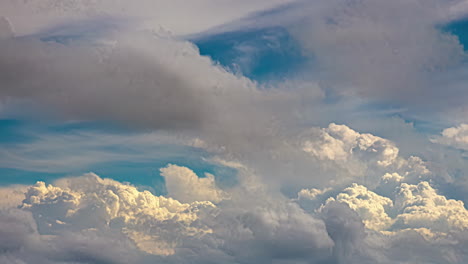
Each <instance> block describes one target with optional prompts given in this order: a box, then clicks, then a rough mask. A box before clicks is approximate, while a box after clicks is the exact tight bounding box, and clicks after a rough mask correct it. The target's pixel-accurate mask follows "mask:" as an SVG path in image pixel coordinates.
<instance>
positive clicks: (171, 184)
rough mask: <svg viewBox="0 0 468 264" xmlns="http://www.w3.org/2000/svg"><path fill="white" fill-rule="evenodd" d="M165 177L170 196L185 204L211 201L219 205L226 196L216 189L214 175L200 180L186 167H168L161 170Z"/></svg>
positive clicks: (208, 175) (207, 175)
mask: <svg viewBox="0 0 468 264" xmlns="http://www.w3.org/2000/svg"><path fill="white" fill-rule="evenodd" d="M160 171H161V176H164V179H165V182H166V189H167V192H168V195H169V196H170V197H172V198H174V199H176V200H179V201H181V202H184V203H190V202H195V201H210V202H213V203H218V202H220V201H221V200H223V199H224V198H226V194H225V193H224V192H223V191H222V190H220V189H218V188H217V187H216V183H215V178H214V176H213V175H212V174H209V173H208V174H206V175H205V178H199V177H198V176H197V175H196V174H195V172H193V171H192V170H190V169H189V168H186V167H181V166H177V165H172V164H170V165H168V166H167V167H165V168H162V169H160Z"/></svg>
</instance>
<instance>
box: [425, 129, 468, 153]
mask: <svg viewBox="0 0 468 264" xmlns="http://www.w3.org/2000/svg"><path fill="white" fill-rule="evenodd" d="M432 142H434V143H439V144H443V145H447V146H450V147H453V148H456V149H462V150H468V124H460V125H459V126H456V127H450V128H447V129H444V131H442V135H441V136H438V137H435V138H433V139H432Z"/></svg>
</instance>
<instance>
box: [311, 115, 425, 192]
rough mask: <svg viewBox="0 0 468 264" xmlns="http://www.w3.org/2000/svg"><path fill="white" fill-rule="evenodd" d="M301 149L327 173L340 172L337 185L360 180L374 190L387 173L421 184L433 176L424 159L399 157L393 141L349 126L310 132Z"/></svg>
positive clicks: (330, 127) (331, 127)
mask: <svg viewBox="0 0 468 264" xmlns="http://www.w3.org/2000/svg"><path fill="white" fill-rule="evenodd" d="M302 149H303V151H304V152H306V153H307V154H309V155H310V156H311V157H313V158H315V159H317V162H318V163H319V164H320V166H321V167H322V168H323V169H325V171H334V172H335V173H339V176H340V179H339V180H337V181H338V182H346V181H349V180H351V181H356V180H361V181H362V183H365V184H366V185H369V187H371V188H375V187H377V185H378V183H379V181H380V178H381V177H382V175H386V174H387V173H390V174H392V173H397V174H399V175H401V177H404V178H405V179H406V181H409V182H413V181H415V182H418V181H419V180H420V179H421V178H423V177H428V175H430V173H431V172H430V171H429V169H428V168H427V164H426V163H425V162H424V161H423V160H421V158H419V157H415V156H410V157H408V158H404V157H402V156H401V155H399V149H398V147H397V146H396V145H395V143H393V142H392V141H390V140H387V139H384V138H381V137H378V136H375V135H372V134H369V133H359V132H357V131H355V130H353V129H351V128H349V127H348V126H346V125H337V124H334V123H331V124H330V125H329V126H328V127H326V128H313V129H311V130H310V131H309V132H307V133H305V134H304V135H303V140H302ZM332 180H335V179H332ZM335 183H337V182H336V181H335Z"/></svg>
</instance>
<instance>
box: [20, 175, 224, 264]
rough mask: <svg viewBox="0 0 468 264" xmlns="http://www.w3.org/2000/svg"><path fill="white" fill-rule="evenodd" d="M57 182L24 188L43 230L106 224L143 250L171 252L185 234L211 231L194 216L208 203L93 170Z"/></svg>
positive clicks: (209, 207) (27, 204) (28, 204)
mask: <svg viewBox="0 0 468 264" xmlns="http://www.w3.org/2000/svg"><path fill="white" fill-rule="evenodd" d="M57 186H60V187H57ZM57 186H52V185H46V184H45V183H43V182H38V183H37V184H36V185H34V186H31V187H30V188H29V189H28V190H27V192H26V198H25V200H24V201H23V204H22V206H21V207H22V208H23V209H27V210H29V211H31V212H32V213H33V215H35V216H38V217H37V218H36V219H37V220H38V226H39V230H40V231H41V232H42V233H45V234H47V233H50V234H53V233H55V232H57V230H61V229H63V228H66V229H67V230H84V229H89V228H100V229H102V228H110V229H112V230H115V231H117V232H119V231H120V232H122V233H124V234H126V235H127V236H128V237H129V238H131V239H132V240H133V241H134V242H135V243H136V245H137V246H138V247H139V248H140V249H141V250H144V251H147V252H148V253H152V254H157V255H170V254H174V252H175V251H174V248H175V247H176V246H177V245H178V243H179V242H180V240H181V239H183V238H184V237H190V236H200V235H203V234H206V233H209V232H211V230H210V228H209V227H207V226H204V225H202V224H200V223H199V222H198V221H197V220H198V218H199V215H200V214H202V213H203V212H205V213H208V212H209V211H210V210H212V209H214V208H215V206H214V205H213V204H212V203H210V202H206V201H205V202H193V203H190V204H186V203H181V202H179V201H177V200H174V199H171V198H165V197H162V196H154V195H153V194H151V193H150V192H148V191H143V192H141V191H138V190H137V188H135V187H133V186H131V185H126V184H121V183H118V182H116V181H113V180H110V179H101V178H99V177H98V176H97V175H95V174H88V175H86V176H83V177H78V178H70V179H66V180H61V181H59V182H57Z"/></svg>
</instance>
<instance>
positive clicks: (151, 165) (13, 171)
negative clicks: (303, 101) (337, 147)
mask: <svg viewBox="0 0 468 264" xmlns="http://www.w3.org/2000/svg"><path fill="white" fill-rule="evenodd" d="M0 136H1V141H0V148H1V151H0V164H1V165H0V186H5V185H11V184H34V183H35V182H37V181H45V182H47V183H51V182H53V181H54V180H56V179H59V178H61V177H66V176H79V175H82V174H84V173H88V172H94V173H96V174H98V175H99V176H101V177H105V178H111V179H114V180H117V181H120V182H129V183H131V184H133V185H136V186H140V187H142V188H143V189H148V190H151V191H153V192H154V193H155V194H164V192H165V189H164V179H163V178H162V177H161V176H160V175H159V169H160V168H162V167H165V166H167V164H176V165H179V166H185V167H188V168H190V169H192V170H193V171H194V172H195V173H196V174H197V175H198V176H199V177H205V173H211V174H213V175H215V176H216V181H217V182H218V184H219V185H220V186H221V187H229V186H233V185H235V184H236V174H237V172H236V170H235V169H232V168H228V167H224V166H221V165H218V164H215V163H213V162H210V158H211V157H212V154H210V153H208V152H206V151H204V150H202V149H199V148H194V147H188V146H181V145H174V144H168V143H164V142H154V141H153V139H152V138H151V137H150V138H146V137H145V136H143V137H140V136H141V135H139V134H135V133H132V132H129V131H126V130H125V129H119V128H117V127H112V126H109V125H104V124H100V123H93V122H72V123H65V124H59V123H48V124H44V123H41V124H37V123H34V122H33V121H20V120H0Z"/></svg>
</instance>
